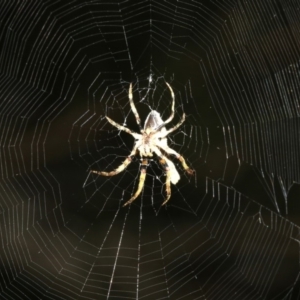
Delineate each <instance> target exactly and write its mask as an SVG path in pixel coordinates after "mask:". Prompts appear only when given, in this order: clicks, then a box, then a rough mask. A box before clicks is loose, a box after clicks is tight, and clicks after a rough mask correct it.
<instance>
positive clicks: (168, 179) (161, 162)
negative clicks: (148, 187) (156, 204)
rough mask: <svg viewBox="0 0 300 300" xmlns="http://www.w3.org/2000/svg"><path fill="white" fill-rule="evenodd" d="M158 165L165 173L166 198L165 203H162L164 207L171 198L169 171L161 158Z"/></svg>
mask: <svg viewBox="0 0 300 300" xmlns="http://www.w3.org/2000/svg"><path fill="white" fill-rule="evenodd" d="M159 163H160V164H161V165H162V167H163V168H164V170H165V172H166V198H165V201H164V202H163V203H162V206H163V205H165V204H166V203H167V202H168V201H169V200H170V197H171V170H170V168H169V166H168V163H167V162H166V160H165V159H164V158H161V159H160V160H159Z"/></svg>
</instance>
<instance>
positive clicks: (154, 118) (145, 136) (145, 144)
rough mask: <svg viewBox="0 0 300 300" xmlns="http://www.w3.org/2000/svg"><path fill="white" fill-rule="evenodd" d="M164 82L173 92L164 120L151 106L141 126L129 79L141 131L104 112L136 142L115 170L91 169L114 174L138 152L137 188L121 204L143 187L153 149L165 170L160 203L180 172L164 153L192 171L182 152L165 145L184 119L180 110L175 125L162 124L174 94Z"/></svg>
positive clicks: (110, 174)
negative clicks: (132, 128) (133, 129)
mask: <svg viewBox="0 0 300 300" xmlns="http://www.w3.org/2000/svg"><path fill="white" fill-rule="evenodd" d="M166 84H167V86H168V88H169V90H170V92H171V96H172V106H171V115H170V117H169V118H168V119H167V120H165V121H163V120H162V118H161V116H160V113H159V112H157V111H156V110H152V111H151V112H150V113H149V114H148V116H147V118H146V121H145V124H144V128H142V126H141V119H140V116H139V114H138V112H137V109H136V107H135V105H134V103H133V96H132V83H131V84H130V86H129V93H128V98H129V102H130V106H131V110H132V112H133V114H134V116H135V119H136V122H137V124H138V126H139V129H140V133H135V132H133V131H131V130H130V129H129V128H127V127H125V126H122V125H120V124H118V123H116V122H115V121H113V120H112V119H110V118H109V117H107V116H106V119H107V120H108V122H109V123H110V124H111V125H113V126H114V127H117V128H118V129H119V130H122V131H125V132H127V133H129V134H131V135H132V136H133V137H134V139H135V143H134V146H133V149H132V151H131V153H130V154H129V156H128V157H127V158H126V159H125V160H124V161H123V163H122V164H121V165H120V166H119V167H117V168H116V169H115V170H113V171H110V172H101V171H96V170H91V172H92V173H96V174H98V175H102V176H114V175H117V174H119V173H120V172H122V171H124V170H125V169H126V168H127V167H128V165H129V164H130V163H131V161H132V159H133V158H134V156H135V155H137V154H138V153H139V155H140V157H141V161H142V163H141V168H140V178H139V183H138V187H137V190H136V192H135V193H134V194H133V196H132V197H131V198H130V199H129V200H128V201H127V202H126V203H125V204H124V205H123V206H126V205H128V204H130V203H132V202H133V201H134V200H135V199H136V198H137V197H138V196H139V195H140V193H141V191H142V190H143V187H144V183H145V178H146V169H147V166H148V158H150V157H153V153H155V154H156V156H157V157H158V158H159V163H160V164H161V166H162V167H163V168H164V170H165V172H166V183H165V184H166V198H165V201H164V202H163V203H162V205H165V204H166V203H167V202H168V201H169V199H170V197H171V183H172V184H176V183H177V182H178V181H179V179H180V175H179V173H178V171H177V170H176V167H175V165H174V163H173V162H172V161H171V160H170V159H169V158H168V157H167V156H166V155H174V156H175V157H176V158H177V159H178V160H179V161H180V163H181V165H182V167H183V168H184V170H185V171H186V172H187V173H188V174H190V175H192V174H193V173H194V171H193V170H192V169H190V168H189V166H188V165H187V164H186V161H185V159H184V158H183V156H181V155H180V154H179V153H177V152H176V151H175V150H174V149H172V148H170V147H169V146H168V141H167V136H168V135H169V134H170V133H171V132H173V131H175V130H176V129H177V128H179V127H180V126H181V125H182V123H183V122H184V120H185V114H184V113H183V115H182V117H181V120H180V121H179V123H177V124H176V125H175V126H174V127H172V128H170V129H166V127H165V125H166V124H168V123H169V122H171V121H172V119H173V117H174V106H175V96H174V92H173V89H172V88H171V86H170V85H169V84H168V83H167V82H166Z"/></svg>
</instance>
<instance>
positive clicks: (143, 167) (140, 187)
mask: <svg viewBox="0 0 300 300" xmlns="http://www.w3.org/2000/svg"><path fill="white" fill-rule="evenodd" d="M147 166H148V159H143V161H142V164H141V170H140V172H141V174H140V179H139V184H138V188H137V190H136V192H135V193H134V195H133V196H132V197H131V198H130V199H129V200H128V201H127V202H125V204H124V205H123V207H124V206H126V205H128V204H130V203H132V202H133V201H134V200H135V199H136V198H137V197H138V196H139V195H140V193H141V191H142V190H143V187H144V184H145V179H146V171H147Z"/></svg>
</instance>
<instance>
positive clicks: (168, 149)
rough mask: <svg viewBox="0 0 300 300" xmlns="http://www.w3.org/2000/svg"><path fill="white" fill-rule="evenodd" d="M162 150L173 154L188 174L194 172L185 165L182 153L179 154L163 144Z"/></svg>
mask: <svg viewBox="0 0 300 300" xmlns="http://www.w3.org/2000/svg"><path fill="white" fill-rule="evenodd" d="M164 151H165V152H166V153H168V154H171V155H174V156H175V157H176V158H177V159H178V160H179V161H180V163H181V165H182V167H183V168H184V170H185V171H186V172H187V173H188V174H190V175H193V174H194V172H195V171H194V170H193V169H191V168H190V167H189V166H188V165H187V163H186V161H185V159H184V157H183V156H182V155H180V154H179V153H178V152H176V151H175V150H174V149H172V148H170V147H169V146H165V147H164Z"/></svg>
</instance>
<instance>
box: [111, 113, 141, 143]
mask: <svg viewBox="0 0 300 300" xmlns="http://www.w3.org/2000/svg"><path fill="white" fill-rule="evenodd" d="M106 119H107V121H108V122H109V123H110V124H111V125H113V126H114V127H117V128H118V129H119V130H122V131H125V132H127V133H129V134H131V135H132V136H133V137H134V138H136V137H137V136H139V134H138V133H135V132H133V131H131V130H130V129H129V128H127V127H125V126H123V125H121V124H118V123H117V122H115V121H114V120H112V119H111V118H109V117H107V116H106Z"/></svg>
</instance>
